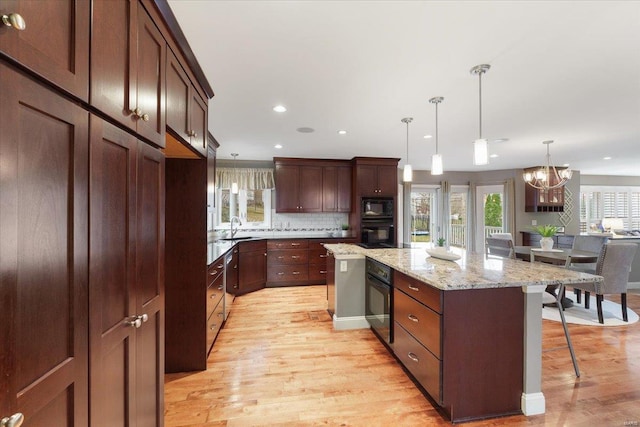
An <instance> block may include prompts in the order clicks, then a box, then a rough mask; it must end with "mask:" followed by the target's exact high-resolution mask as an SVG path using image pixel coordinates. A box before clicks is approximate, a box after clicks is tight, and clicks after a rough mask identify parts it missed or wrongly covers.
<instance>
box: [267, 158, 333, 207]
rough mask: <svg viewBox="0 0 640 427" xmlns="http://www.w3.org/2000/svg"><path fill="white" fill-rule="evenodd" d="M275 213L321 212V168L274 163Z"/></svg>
mask: <svg viewBox="0 0 640 427" xmlns="http://www.w3.org/2000/svg"><path fill="white" fill-rule="evenodd" d="M275 181H276V212H283V213H286V212H296V213H309V212H322V167H319V166H312V165H308V166H307V165H297V164H286V163H280V162H276V173H275Z"/></svg>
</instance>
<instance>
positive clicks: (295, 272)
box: [291, 271, 300, 275]
mask: <svg viewBox="0 0 640 427" xmlns="http://www.w3.org/2000/svg"><path fill="white" fill-rule="evenodd" d="M291 274H293V275H298V274H300V272H299V271H294V272H293V273H291Z"/></svg>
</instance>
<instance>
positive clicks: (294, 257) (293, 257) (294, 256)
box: [291, 255, 300, 259]
mask: <svg viewBox="0 0 640 427" xmlns="http://www.w3.org/2000/svg"><path fill="white" fill-rule="evenodd" d="M298 258H300V255H291V259H298Z"/></svg>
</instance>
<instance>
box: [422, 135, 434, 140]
mask: <svg viewBox="0 0 640 427" xmlns="http://www.w3.org/2000/svg"><path fill="white" fill-rule="evenodd" d="M423 138H424V139H431V138H433V135H425V136H423Z"/></svg>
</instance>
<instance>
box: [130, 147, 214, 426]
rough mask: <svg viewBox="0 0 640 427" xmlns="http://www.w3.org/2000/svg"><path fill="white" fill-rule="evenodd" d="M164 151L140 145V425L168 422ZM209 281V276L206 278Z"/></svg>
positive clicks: (138, 228) (138, 379)
mask: <svg viewBox="0 0 640 427" xmlns="http://www.w3.org/2000/svg"><path fill="white" fill-rule="evenodd" d="M164 168H165V162H164V155H163V154H162V153H161V152H160V151H159V150H156V149H154V148H152V147H151V146H149V145H147V144H144V143H141V142H139V143H138V171H137V185H136V205H137V215H136V257H135V259H136V311H135V313H136V315H142V316H145V318H146V319H147V320H144V323H143V324H142V326H141V327H140V328H139V329H137V330H136V333H137V336H136V372H135V375H136V401H137V402H136V408H135V410H136V421H137V424H136V425H137V426H138V427H140V426H148V427H156V426H158V427H161V426H163V425H164V414H163V413H164V391H163V390H164V229H165V224H164V206H165V197H164V195H165V181H164V176H165V170H164ZM203 280H204V277H203Z"/></svg>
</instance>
